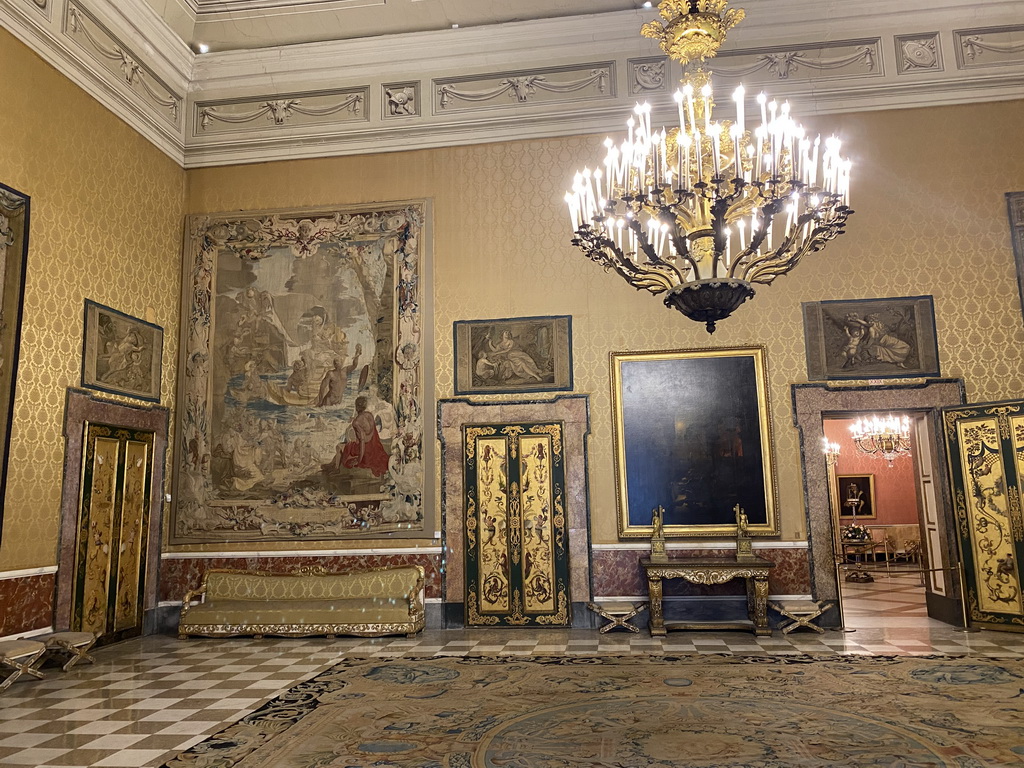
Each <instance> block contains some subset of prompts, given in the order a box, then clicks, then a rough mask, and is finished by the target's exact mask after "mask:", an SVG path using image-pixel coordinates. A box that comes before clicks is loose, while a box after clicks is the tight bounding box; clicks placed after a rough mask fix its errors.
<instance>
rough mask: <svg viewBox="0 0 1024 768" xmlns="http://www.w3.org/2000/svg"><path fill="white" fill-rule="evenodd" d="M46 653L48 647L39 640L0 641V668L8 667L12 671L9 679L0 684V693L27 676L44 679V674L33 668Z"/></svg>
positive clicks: (8, 676)
mask: <svg viewBox="0 0 1024 768" xmlns="http://www.w3.org/2000/svg"><path fill="white" fill-rule="evenodd" d="M44 653H46V646H45V645H43V644H42V643H40V642H38V641H37V640H24V639H18V640H0V667H7V668H9V669H11V670H12V671H11V672H10V674H8V675H7V678H6V679H5V680H4V681H3V682H2V683H0V691H4V690H7V688H8V686H10V684H11V683H13V682H14V681H15V680H17V679H18V678H19V677H21V676H22V675H25V674H29V675H32V676H33V677H38V678H39V679H40V680H42V679H43V673H42V672H40V671H39V670H38V669H34V668H33V667H32V665H33V664H35V663H36V662H37V661H39V658H40V657H41V656H42V655H43V654H44Z"/></svg>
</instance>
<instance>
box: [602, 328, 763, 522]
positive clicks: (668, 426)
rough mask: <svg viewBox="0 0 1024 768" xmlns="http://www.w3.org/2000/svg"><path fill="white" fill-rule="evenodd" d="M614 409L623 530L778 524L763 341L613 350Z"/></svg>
mask: <svg viewBox="0 0 1024 768" xmlns="http://www.w3.org/2000/svg"><path fill="white" fill-rule="evenodd" d="M611 369H612V370H611V382H612V404H613V405H612V407H613V427H614V443H615V484H616V496H617V502H618V513H619V514H618V521H619V535H620V536H622V537H637V538H639V537H650V536H651V534H652V531H653V526H652V515H651V513H652V510H654V509H655V508H657V507H661V508H662V509H664V516H663V527H664V532H665V535H666V536H675V537H686V536H693V537H696V536H708V535H734V534H735V532H736V512H735V508H736V506H737V505H739V507H740V508H741V509H742V510H743V511H744V512H745V513H746V515H747V520H748V523H749V525H748V531H749V533H750V534H751V535H754V536H770V535H774V534H777V533H778V531H779V525H778V518H777V515H776V502H775V463H774V460H773V458H772V439H771V421H770V417H769V414H770V411H769V409H768V391H767V386H766V379H767V375H766V363H765V352H764V348H762V347H755V348H734V349H700V350H681V351H671V352H613V353H612V355H611Z"/></svg>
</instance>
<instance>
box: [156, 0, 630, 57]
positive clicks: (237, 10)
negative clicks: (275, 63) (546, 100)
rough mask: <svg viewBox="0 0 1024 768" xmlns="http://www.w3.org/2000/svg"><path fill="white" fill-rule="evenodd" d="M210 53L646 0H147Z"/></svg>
mask: <svg viewBox="0 0 1024 768" xmlns="http://www.w3.org/2000/svg"><path fill="white" fill-rule="evenodd" d="M145 2H146V4H147V5H149V6H150V7H151V8H152V9H153V11H154V12H155V13H156V14H157V15H158V16H160V17H161V18H162V19H163V20H164V21H165V22H167V24H168V25H169V26H170V27H171V28H172V29H174V31H175V32H176V33H177V34H178V36H179V37H181V38H182V40H184V41H185V43H187V44H188V45H190V46H192V47H193V48H196V47H197V46H198V45H199V44H200V43H202V44H205V45H207V46H208V47H209V49H210V51H227V50H240V49H248V48H270V47H274V46H278V45H294V44H297V43H312V42H322V41H325V40H350V39H353V38H357V37H382V36H385V35H398V34H405V33H410V32H430V31H434V30H440V29H451V28H452V27H453V25H458V27H459V28H466V27H481V26H489V25H494V24H506V23H509V22H517V21H532V20H536V19H555V18H563V17H566V16H579V15H584V14H596V13H608V12H611V11H623V10H633V9H636V8H640V7H641V6H642V5H643V0H145Z"/></svg>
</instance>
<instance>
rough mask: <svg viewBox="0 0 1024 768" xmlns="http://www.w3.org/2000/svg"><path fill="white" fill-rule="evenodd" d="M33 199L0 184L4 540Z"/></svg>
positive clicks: (0, 508)
mask: <svg viewBox="0 0 1024 768" xmlns="http://www.w3.org/2000/svg"><path fill="white" fill-rule="evenodd" d="M30 202H31V201H30V200H29V197H28V195H24V194H22V193H21V192H18V191H17V190H16V189H12V188H11V187H8V186H5V185H3V184H0V404H2V407H3V409H4V418H3V419H0V541H2V540H3V520H4V498H5V496H6V493H5V491H6V488H7V464H8V452H9V450H10V445H11V423H12V422H13V420H14V388H15V384H16V383H17V380H18V352H19V349H20V346H21V313H22V307H23V305H24V301H25V266H26V263H27V261H28V229H29V208H30Z"/></svg>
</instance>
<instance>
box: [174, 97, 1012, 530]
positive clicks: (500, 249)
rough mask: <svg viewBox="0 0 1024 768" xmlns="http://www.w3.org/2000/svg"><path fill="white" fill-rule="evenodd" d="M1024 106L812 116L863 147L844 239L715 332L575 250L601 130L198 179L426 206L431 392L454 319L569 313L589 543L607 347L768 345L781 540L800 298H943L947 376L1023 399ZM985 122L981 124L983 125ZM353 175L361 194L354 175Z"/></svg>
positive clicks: (603, 495) (795, 472)
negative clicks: (1018, 230)
mask: <svg viewBox="0 0 1024 768" xmlns="http://www.w3.org/2000/svg"><path fill="white" fill-rule="evenodd" d="M1022 121H1024V101H1011V102H1000V103H990V104H977V105H970V106H955V107H942V108H935V109H915V110H902V111H888V112H870V113H864V114H855V115H839V116H831V117H829V116H816V117H814V118H813V119H810V118H807V119H806V120H805V122H806V123H807V124H809V125H811V126H812V127H813V128H814V130H815V131H820V132H821V133H822V134H823V135H828V134H830V133H832V132H833V131H834V132H836V133H838V134H840V135H842V136H843V138H844V140H845V142H846V146H847V147H848V148H849V149H850V151H851V152H852V153H853V159H854V162H855V172H856V176H855V179H854V183H853V192H852V195H853V196H852V204H853V207H854V208H855V209H856V211H857V213H856V215H854V216H853V217H852V218H851V220H850V224H849V226H848V234H846V235H845V236H844V237H842V238H840V239H839V240H837V241H835V242H833V243H832V244H830V246H829V248H828V249H827V250H826V251H824V252H823V253H820V254H813V255H811V256H809V257H808V258H807V259H806V261H805V262H804V263H802V264H801V265H800V266H799V267H798V268H797V269H796V271H795V272H794V273H793V274H792V275H790V276H787V277H786V278H784V279H780V280H778V281H777V282H776V283H775V284H774V285H772V286H768V287H761V288H759V289H758V293H757V296H756V298H754V299H753V300H752V301H750V302H748V303H747V304H745V305H744V306H743V307H741V308H740V309H739V310H737V312H736V313H735V315H734V316H733V317H732V318H730V319H729V320H727V321H725V322H722V323H721V324H720V327H719V329H718V331H717V332H716V333H715V335H714V337H713V339H709V337H708V335H707V334H706V333H705V331H704V330H703V327H702V326H700V325H698V324H697V323H693V322H691V321H688V320H685V319H684V318H681V317H680V316H679V315H677V314H675V313H674V312H672V311H670V310H668V309H666V308H665V307H663V306H662V305H661V302H660V301H658V300H657V299H653V298H651V297H649V296H646V295H641V294H639V293H637V292H636V291H634V290H633V289H632V288H630V287H629V286H627V285H626V284H625V283H624V282H623V281H622V280H621V279H620V278H618V277H615V276H614V275H606V274H604V273H603V272H602V271H601V270H600V269H599V268H597V267H596V266H595V265H593V264H592V263H590V262H589V261H587V260H586V259H584V258H583V257H582V256H581V255H580V254H579V253H578V252H577V251H576V250H575V249H574V248H573V247H572V246H570V245H569V237H570V233H569V224H568V222H569V218H568V215H567V214H566V213H565V211H564V207H565V206H564V202H563V200H562V196H563V195H564V193H565V190H566V188H567V186H568V185H570V184H571V179H572V174H573V172H574V171H575V169H577V168H582V167H583V166H584V165H587V164H588V163H589V164H591V165H593V163H594V161H595V158H597V157H598V156H599V154H600V152H601V142H602V140H603V137H602V136H576V137H567V138H558V139H549V140H538V141H524V142H510V143H499V144H486V145H480V146H473V147H458V148H449V149H437V150H429V151H420V152H409V153H394V154H386V155H379V156H363V157H344V158H332V159H321V160H298V161H293V162H281V163H269V164H262V165H251V166H239V167H230V168H211V169H201V170H195V171H190V172H189V181H190V184H189V188H190V196H189V200H188V202H187V208H188V210H189V211H190V212H203V211H220V210H230V209H237V208H269V207H274V206H283V205H320V204H325V203H349V202H358V201H365V200H388V199H400V198H402V197H406V198H416V197H430V198H433V200H434V215H435V229H434V285H435V290H434V298H435V301H434V305H435V314H434V317H435V338H436V339H437V351H436V355H435V364H436V376H437V378H436V381H437V385H436V393H437V397H439V398H443V397H447V396H450V394H451V393H452V391H453V390H452V335H451V328H452V322H453V321H454V320H466V319H473V318H494V317H511V316H531V315H548V314H571V315H572V316H573V359H574V366H575V386H576V390H577V391H578V392H587V393H590V394H591V395H592V400H591V409H590V410H591V419H592V432H591V436H590V442H589V446H590V482H591V487H590V494H591V505H592V508H591V521H592V531H593V540H594V541H595V542H596V543H602V542H614V541H615V540H616V532H615V531H616V528H615V502H614V498H615V494H614V487H613V483H614V481H613V471H612V447H611V444H612V427H611V424H612V419H611V404H610V400H609V379H608V375H609V374H608V371H609V368H608V353H609V352H610V351H625V350H644V349H685V348H694V347H709V346H743V345H753V344H765V345H766V346H767V350H768V377H769V384H770V397H771V407H772V416H773V418H774V420H775V430H774V432H775V441H776V461H777V463H778V483H779V485H778V488H779V508H780V511H781V523H782V538H783V539H800V538H802V537H803V536H804V535H805V527H806V525H805V515H804V511H803V509H802V506H803V504H802V491H801V483H802V480H801V475H800V463H799V461H800V459H799V444H798V436H797V432H796V431H795V429H794V428H793V427H792V426H791V425H792V407H791V405H790V392H789V384H790V383H793V382H799V381H806V378H807V373H806V367H805V362H804V341H803V326H802V322H801V317H800V302H803V301H816V300H823V299H853V298H862V297H881V296H912V295H920V294H931V295H934V297H935V310H936V325H937V331H938V341H939V350H940V363H941V366H942V374H943V376H962V377H964V379H966V382H967V395H968V398H969V399H971V400H996V399H1000V398H1003V397H1007V396H1010V395H1011V394H1013V393H1017V392H1020V391H1022V389H1024V322H1022V315H1021V307H1020V303H1019V301H1018V298H1017V284H1016V276H1015V271H1014V265H1013V256H1012V253H1011V250H1010V236H1009V226H1008V224H1007V220H1006V204H1005V200H1004V197H1003V195H1004V193H1005V192H1006V191H1008V190H1011V189H1020V188H1022V187H1024V155H1022V154H1021V152H1020V151H1019V148H1018V146H1017V145H1018V143H1019V142H1018V139H1017V138H1016V129H1015V126H1018V125H1020V124H1021V122H1022ZM978 126H985V129H984V130H983V131H981V130H978ZM352 179H358V180H359V183H358V184H353V183H351V180H352Z"/></svg>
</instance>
